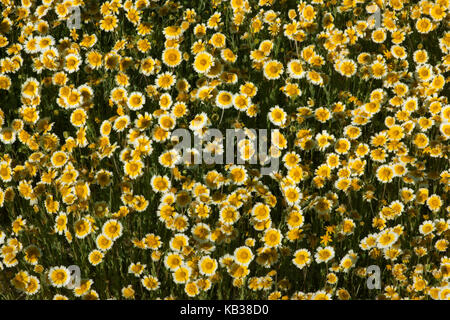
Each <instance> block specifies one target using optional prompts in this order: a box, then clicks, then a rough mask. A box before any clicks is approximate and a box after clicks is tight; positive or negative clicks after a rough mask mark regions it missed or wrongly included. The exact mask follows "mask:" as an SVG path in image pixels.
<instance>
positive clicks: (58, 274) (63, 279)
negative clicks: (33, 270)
mask: <svg viewBox="0 0 450 320" xmlns="http://www.w3.org/2000/svg"><path fill="white" fill-rule="evenodd" d="M48 278H49V280H50V283H51V284H52V285H53V286H54V287H57V288H61V287H64V286H66V285H68V284H69V282H70V272H69V269H67V268H66V267H64V266H59V267H52V268H50V270H49V272H48Z"/></svg>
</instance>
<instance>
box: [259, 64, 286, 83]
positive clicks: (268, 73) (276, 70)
mask: <svg viewBox="0 0 450 320" xmlns="http://www.w3.org/2000/svg"><path fill="white" fill-rule="evenodd" d="M263 70H264V77H265V78H266V79H268V80H276V79H278V78H280V76H281V74H282V73H283V70H284V68H283V64H282V63H281V62H279V61H277V60H269V61H267V62H266V63H264V66H263Z"/></svg>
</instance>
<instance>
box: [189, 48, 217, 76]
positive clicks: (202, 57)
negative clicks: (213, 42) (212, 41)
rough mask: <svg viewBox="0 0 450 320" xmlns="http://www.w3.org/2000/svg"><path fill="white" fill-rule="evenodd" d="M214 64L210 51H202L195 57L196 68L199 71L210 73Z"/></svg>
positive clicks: (194, 65)
mask: <svg viewBox="0 0 450 320" xmlns="http://www.w3.org/2000/svg"><path fill="white" fill-rule="evenodd" d="M213 65H214V58H213V56H212V55H211V54H210V53H208V52H200V53H199V54H197V55H196V56H195V59H194V64H193V67H194V70H195V71H196V72H198V73H208V72H209V70H210V69H211V67H212V66H213Z"/></svg>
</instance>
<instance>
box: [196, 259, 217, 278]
mask: <svg viewBox="0 0 450 320" xmlns="http://www.w3.org/2000/svg"><path fill="white" fill-rule="evenodd" d="M217 266H218V264H217V261H216V260H215V259H213V258H211V257H210V256H204V257H203V258H201V259H200V261H199V262H198V267H199V270H200V273H201V274H203V275H205V276H212V275H214V273H215V272H216V270H217Z"/></svg>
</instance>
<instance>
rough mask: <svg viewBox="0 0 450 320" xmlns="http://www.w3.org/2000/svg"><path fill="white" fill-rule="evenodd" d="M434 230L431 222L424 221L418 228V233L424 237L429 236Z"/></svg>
mask: <svg viewBox="0 0 450 320" xmlns="http://www.w3.org/2000/svg"><path fill="white" fill-rule="evenodd" d="M434 230H435V227H434V222H433V221H431V220H425V221H424V222H422V224H421V225H420V226H419V232H420V233H421V234H423V235H424V236H426V235H429V234H430V233H432V232H433V231H434Z"/></svg>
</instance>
